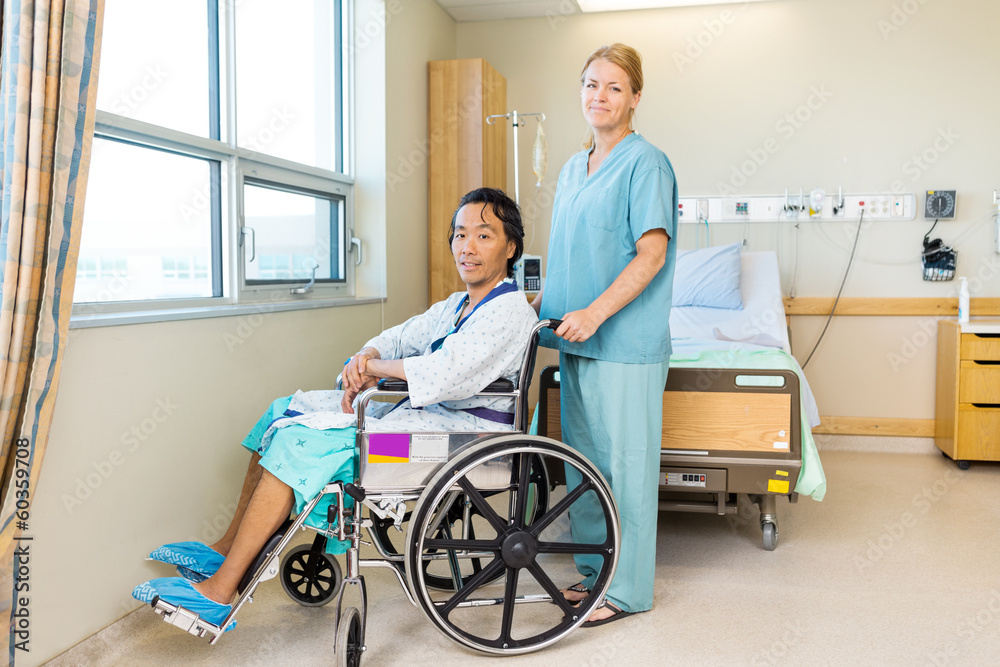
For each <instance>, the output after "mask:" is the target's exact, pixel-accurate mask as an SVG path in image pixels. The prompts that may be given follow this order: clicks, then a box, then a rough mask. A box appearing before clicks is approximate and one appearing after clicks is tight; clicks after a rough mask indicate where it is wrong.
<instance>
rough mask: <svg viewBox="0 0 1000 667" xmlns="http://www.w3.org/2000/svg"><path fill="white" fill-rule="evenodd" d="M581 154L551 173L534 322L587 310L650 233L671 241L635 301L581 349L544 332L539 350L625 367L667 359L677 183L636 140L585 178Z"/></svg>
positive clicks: (656, 153)
mask: <svg viewBox="0 0 1000 667" xmlns="http://www.w3.org/2000/svg"><path fill="white" fill-rule="evenodd" d="M589 155H590V152H589V151H581V152H580V153H577V154H576V155H574V156H573V157H572V158H570V159H569V161H568V162H567V163H566V165H565V166H564V167H563V168H562V171H561V172H560V173H559V183H558V185H557V187H556V197H555V202H554V203H553V207H552V231H551V233H550V236H549V254H548V263H547V273H546V276H545V290H544V293H543V296H542V308H541V314H540V316H541V318H542V319H545V318H561V317H562V316H563V315H565V314H566V313H569V312H571V311H574V310H581V309H583V308H586V307H587V306H589V305H590V304H591V303H592V302H593V301H594V299H596V298H597V297H599V296H600V295H601V294H603V293H604V291H605V290H607V289H608V287H610V286H611V283H612V282H614V280H615V279H616V278H617V277H618V276H619V274H621V272H622V271H623V270H624V269H625V267H626V266H627V265H628V263H629V262H630V261H632V259H633V258H634V257H635V256H636V247H635V244H636V242H637V241H638V240H639V237H641V236H642V235H643V234H644V233H646V232H648V231H649V230H651V229H664V230H666V232H667V235H668V236H669V237H670V239H671V241H670V243H668V244H667V259H666V262H665V263H664V265H663V268H661V269H660V271H659V273H657V274H656V276H654V277H653V280H652V282H650V283H649V285H648V286H647V287H646V289H645V290H643V292H642V293H641V294H639V296H637V297H636V298H635V299H634V300H633V301H632V302H631V303H629V304H628V305H626V306H625V307H624V308H622V309H621V310H620V311H618V312H617V313H615V314H614V315H612V316H611V317H610V318H608V320H607V321H606V322H604V324H602V325H601V326H600V328H598V330H597V332H596V333H595V334H594V335H593V336H591V337H590V338H589V339H587V340H586V341H584V342H582V343H570V342H567V341H565V340H563V339H562V338H558V337H556V336H555V335H553V334H552V333H551V332H549V331H547V330H546V331H545V332H544V334H543V337H542V340H541V344H542V345H545V346H546V347H554V348H556V349H558V350H560V351H562V352H566V353H568V354H576V355H579V356H583V357H589V358H591V359H599V360H604V361H614V362H618V363H627V364H652V363H658V362H662V361H666V360H667V359H669V357H670V324H669V317H670V303H671V293H672V288H673V282H674V258H675V257H676V255H677V244H676V243H675V242H674V241H673V239H675V238H676V229H677V182H676V180H675V178H674V168H673V166H672V165H671V164H670V160H668V159H667V156H666V155H664V154H663V151H661V150H659V149H658V148H656V147H655V146H653V145H652V144H650V143H649V142H648V141H646V140H645V139H644V138H643V137H641V136H640V135H639V134H637V133H633V134H630V135H628V136H627V137H625V138H624V139H622V140H621V141H620V142H618V145H616V146H615V147H614V148H613V149H612V151H611V153H610V154H609V155H608V156H607V157H606V158H605V159H604V162H603V163H602V164H601V166H600V168H599V169H598V170H597V171H596V172H594V173H593V174H591V175H590V176H589V177H588V176H587V160H588V158H589Z"/></svg>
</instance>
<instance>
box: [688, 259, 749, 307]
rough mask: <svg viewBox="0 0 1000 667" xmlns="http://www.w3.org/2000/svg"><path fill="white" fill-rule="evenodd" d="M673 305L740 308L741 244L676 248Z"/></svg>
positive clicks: (741, 301)
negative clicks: (690, 248) (696, 248)
mask: <svg viewBox="0 0 1000 667" xmlns="http://www.w3.org/2000/svg"><path fill="white" fill-rule="evenodd" d="M673 305H674V306H708V307H710V308H727V309H729V310H742V309H743V297H742V296H741V295H740V244H739V243H730V244H729V245H720V246H714V247H711V248H702V249H700V250H678V251H677V260H676V264H675V266H674V299H673Z"/></svg>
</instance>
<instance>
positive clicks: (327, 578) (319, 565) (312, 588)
mask: <svg viewBox="0 0 1000 667" xmlns="http://www.w3.org/2000/svg"><path fill="white" fill-rule="evenodd" d="M343 578H344V576H343V574H342V573H341V570H340V563H338V562H337V559H336V558H334V557H333V556H331V555H330V554H328V553H326V552H324V551H317V550H315V549H314V548H313V547H311V546H310V545H308V544H300V545H299V546H297V547H295V548H294V549H292V550H291V551H289V552H288V553H287V554H285V557H284V559H282V561H281V587H282V588H284V589H285V593H287V594H288V597H290V598H292V599H293V600H295V601H296V602H298V603H299V604H300V605H302V606H303V607H322V606H323V605H325V604H326V603H327V602H329V601H330V600H332V599H333V598H335V597H336V596H337V592H338V591H339V590H340V582H341V580H342V579H343Z"/></svg>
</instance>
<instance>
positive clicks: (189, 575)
mask: <svg viewBox="0 0 1000 667" xmlns="http://www.w3.org/2000/svg"><path fill="white" fill-rule="evenodd" d="M177 574H179V575H181V576H182V577H184V578H185V579H187V580H188V581H190V582H191V583H192V584H200V583H201V582H203V581H205V580H206V579H208V577H207V576H205V575H204V574H200V573H198V572H195V571H194V570H189V569H188V568H186V567H184V566H183V565H178V566H177Z"/></svg>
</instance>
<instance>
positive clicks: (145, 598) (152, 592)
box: [132, 577, 236, 632]
mask: <svg viewBox="0 0 1000 667" xmlns="http://www.w3.org/2000/svg"><path fill="white" fill-rule="evenodd" d="M157 596H159V597H160V599H161V600H163V601H164V602H169V603H170V604H172V605H174V606H175V607H184V608H185V609H187V610H188V611H190V612H192V613H195V614H198V616H200V617H201V618H202V619H203V620H205V621H208V622H209V623H212V624H214V625H221V624H222V622H223V621H225V620H226V616H228V615H229V612H230V611H232V609H233V606H232V605H231V604H220V603H218V602H215V601H213V600H209V599H208V598H207V597H205V596H204V595H202V594H201V593H199V592H198V591H196V590H195V589H194V586H192V585H191V582H190V581H188V580H187V579H181V578H180V577H164V578H162V579H152V580H150V581H147V582H145V583H141V584H139V585H138V586H136V587H135V589H134V590H133V591H132V597H134V598H135V599H136V600H138V601H139V602H145V603H147V604H149V603H151V602H152V601H153V599H154V598H156V597H157ZM235 627H236V621H233V622H232V623H230V624H229V627H227V628H226V632H228V631H230V630H232V629H233V628H235Z"/></svg>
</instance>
